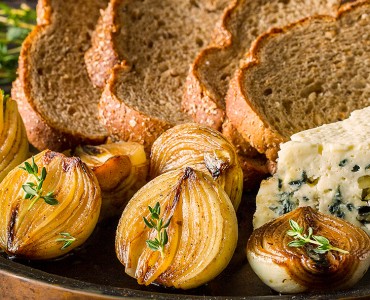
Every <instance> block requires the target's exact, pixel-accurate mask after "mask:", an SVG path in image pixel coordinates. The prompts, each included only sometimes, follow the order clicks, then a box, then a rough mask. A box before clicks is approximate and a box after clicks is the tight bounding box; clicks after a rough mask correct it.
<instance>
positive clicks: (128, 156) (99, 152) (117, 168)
mask: <svg viewBox="0 0 370 300" xmlns="http://www.w3.org/2000/svg"><path fill="white" fill-rule="evenodd" d="M73 154H74V155H75V156H78V157H80V158H81V160H82V161H83V162H84V163H86V164H87V165H88V166H89V167H90V168H91V169H92V171H93V172H94V174H95V176H96V177H97V179H98V182H99V185H100V188H101V192H102V207H101V213H100V219H105V218H108V217H112V216H117V215H121V214H122V211H123V209H124V208H125V206H126V204H127V202H128V201H129V200H130V199H131V197H132V196H133V195H134V194H135V193H136V192H137V191H138V190H139V189H140V188H141V187H142V186H143V185H144V184H146V182H147V180H146V179H147V176H148V170H149V162H148V160H147V159H146V154H145V151H144V147H143V146H142V145H140V144H138V143H134V142H119V143H112V144H104V145H100V146H79V147H77V148H76V149H75V151H74V153H73Z"/></svg>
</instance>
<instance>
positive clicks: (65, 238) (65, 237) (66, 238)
mask: <svg viewBox="0 0 370 300" xmlns="http://www.w3.org/2000/svg"><path fill="white" fill-rule="evenodd" d="M59 234H60V235H61V236H62V237H61V238H58V239H56V241H57V242H63V243H64V244H63V246H62V248H60V250H64V249H66V248H68V247H69V246H71V245H72V244H73V242H74V241H76V238H75V237H73V236H72V235H71V234H70V233H68V232H61V233H59Z"/></svg>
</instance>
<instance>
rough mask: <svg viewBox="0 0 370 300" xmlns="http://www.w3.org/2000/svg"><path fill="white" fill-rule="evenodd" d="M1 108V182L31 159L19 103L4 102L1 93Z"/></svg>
mask: <svg viewBox="0 0 370 300" xmlns="http://www.w3.org/2000/svg"><path fill="white" fill-rule="evenodd" d="M4 102H5V103H4ZM0 107H1V108H2V110H0V145H1V147H0V182H1V181H2V180H3V179H4V177H5V176H6V175H7V174H8V173H9V172H10V171H11V170H12V169H14V168H15V167H16V166H17V165H19V164H20V163H21V162H23V161H24V160H25V159H27V157H29V145H28V140H27V134H26V129H25V127H24V124H23V121H22V118H21V116H20V114H19V112H18V107H17V102H15V101H14V100H12V99H10V98H9V99H7V100H4V96H3V93H2V92H1V91H0Z"/></svg>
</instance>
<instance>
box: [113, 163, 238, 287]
mask: <svg viewBox="0 0 370 300" xmlns="http://www.w3.org/2000/svg"><path fill="white" fill-rule="evenodd" d="M157 202H158V203H159V205H160V207H161V213H160V216H159V218H160V219H162V220H163V223H166V222H168V221H169V220H170V223H169V226H168V228H167V234H168V243H166V244H165V246H164V249H163V253H162V254H161V253H160V251H153V250H152V249H150V248H149V247H148V245H147V244H146V242H147V241H148V240H153V239H154V238H155V236H156V234H157V233H156V231H155V230H154V229H153V228H149V227H148V226H146V224H145V223H144V221H143V218H144V217H145V218H146V219H149V218H150V212H149V210H148V206H151V207H153V206H154V205H155V204H156V203H157ZM237 236H238V228H237V220H236V214H235V211H234V208H233V206H232V204H231V202H230V199H229V197H228V196H227V194H226V193H225V191H224V190H223V189H222V187H221V186H220V185H219V184H218V183H216V182H215V181H214V180H213V179H212V177H210V176H209V175H207V174H205V173H203V172H199V171H196V170H193V169H191V168H186V169H184V170H174V171H169V172H166V173H164V174H162V175H160V176H158V177H156V178H155V179H154V180H152V181H150V182H149V183H148V184H147V185H145V186H144V187H143V188H142V189H140V190H139V191H138V192H137V193H136V194H135V195H134V197H133V198H132V199H131V200H130V202H129V203H128V205H127V206H126V208H125V210H124V212H123V214H122V217H121V219H120V222H119V225H118V228H117V233H116V253H117V256H118V259H119V260H120V261H121V263H122V264H123V265H124V266H125V271H126V273H127V274H128V275H130V276H132V277H134V278H136V279H137V281H138V283H139V284H145V285H149V284H151V283H158V284H161V285H164V286H167V287H172V286H173V287H175V288H181V289H189V288H194V287H197V286H199V285H202V284H204V283H205V282H207V281H209V280H211V279H213V278H214V277H215V276H217V275H218V274H219V273H220V272H221V271H222V270H223V269H224V268H225V267H226V266H227V264H228V263H229V261H230V259H231V257H232V255H233V253H234V250H235V247H236V242H237Z"/></svg>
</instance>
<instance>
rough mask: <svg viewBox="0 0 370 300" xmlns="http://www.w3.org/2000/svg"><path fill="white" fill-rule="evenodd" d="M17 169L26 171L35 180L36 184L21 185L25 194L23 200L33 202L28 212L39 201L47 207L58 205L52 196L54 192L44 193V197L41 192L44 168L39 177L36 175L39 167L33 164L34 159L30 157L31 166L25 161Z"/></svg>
mask: <svg viewBox="0 0 370 300" xmlns="http://www.w3.org/2000/svg"><path fill="white" fill-rule="evenodd" d="M19 168H20V169H22V170H24V171H26V172H27V173H28V174H31V175H33V177H34V178H35V180H36V183H35V182H32V181H30V182H26V183H25V184H23V185H22V189H23V191H24V192H25V196H24V199H30V200H33V201H32V202H31V204H30V205H29V207H28V210H30V209H31V208H32V206H33V205H34V204H35V203H36V202H37V201H38V200H39V199H43V200H44V201H45V203H47V204H49V205H56V204H58V203H59V202H58V200H57V199H56V198H55V196H54V192H48V193H46V195H44V194H43V193H44V191H43V190H42V186H43V184H44V181H45V179H46V176H47V172H46V168H45V167H43V168H42V169H41V175H40V177H39V175H38V172H39V167H38V166H37V164H36V163H35V158H34V157H33V156H32V165H31V164H30V163H29V162H27V161H26V162H25V163H24V166H20V167H19Z"/></svg>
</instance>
